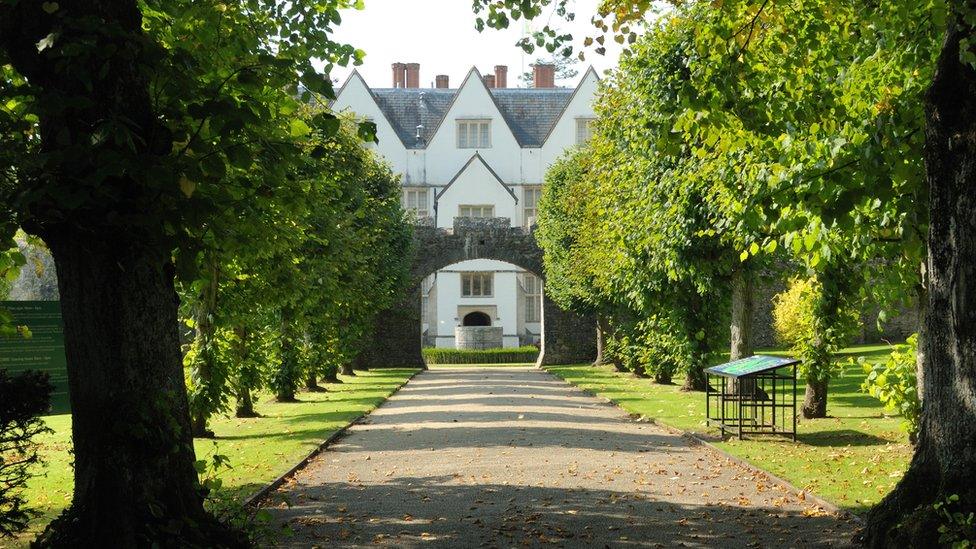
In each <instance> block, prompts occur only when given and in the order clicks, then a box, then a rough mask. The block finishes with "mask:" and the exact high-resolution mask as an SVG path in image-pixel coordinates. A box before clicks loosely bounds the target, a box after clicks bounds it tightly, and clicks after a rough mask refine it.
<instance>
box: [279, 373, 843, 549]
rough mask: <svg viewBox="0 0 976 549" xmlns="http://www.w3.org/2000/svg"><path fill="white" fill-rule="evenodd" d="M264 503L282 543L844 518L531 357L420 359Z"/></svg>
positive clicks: (755, 532)
mask: <svg viewBox="0 0 976 549" xmlns="http://www.w3.org/2000/svg"><path fill="white" fill-rule="evenodd" d="M265 505H266V506H267V508H268V509H269V510H271V511H272V513H273V515H274V516H275V518H276V519H277V520H279V521H281V522H287V523H289V525H290V527H291V529H292V530H294V536H291V537H285V538H283V539H282V540H280V543H281V545H282V546H285V547H327V546H344V547H360V546H372V545H389V546H396V547H451V548H456V547H481V546H485V547H513V546H520V547H521V546H530V547H532V546H544V545H545V546H564V547H584V546H595V547H605V546H609V547H628V546H645V547H674V546H685V547H795V546H842V545H846V544H847V542H848V540H849V539H850V538H851V535H852V532H853V529H854V526H853V525H852V524H851V523H849V522H846V521H844V520H841V519H839V518H837V517H834V516H831V515H827V514H825V513H823V512H822V511H821V510H820V509H818V508H816V507H815V506H814V505H813V504H812V502H805V501H802V500H800V499H799V498H798V497H797V496H795V495H793V494H791V493H789V492H787V491H786V490H784V489H783V488H781V487H780V486H779V485H777V484H774V483H772V482H770V481H769V480H768V479H767V478H765V476H764V475H757V474H755V473H753V472H751V471H750V470H748V469H745V468H743V467H741V466H739V465H736V464H735V463H733V462H731V461H729V460H727V459H725V458H723V457H722V456H720V455H719V454H717V453H715V452H713V451H711V450H709V449H707V448H706V447H702V446H696V445H693V444H691V443H690V442H689V441H688V440H687V439H684V438H682V437H680V436H676V435H674V434H671V433H669V432H667V431H665V430H663V429H661V428H659V427H657V426H655V425H652V424H648V423H638V422H635V421H632V420H630V419H629V418H628V417H627V416H626V415H625V414H624V413H623V412H622V411H621V410H620V409H619V408H616V407H614V406H611V405H608V404H606V403H605V402H603V401H602V400H600V399H597V398H594V397H592V396H588V395H586V394H585V393H583V392H582V391H580V390H578V389H576V388H574V387H573V386H571V385H569V384H567V383H565V382H563V381H562V380H559V379H557V378H555V377H553V376H552V375H550V374H548V373H546V372H543V371H540V370H537V369H532V368H473V367H468V368H454V369H434V370H431V371H427V372H423V373H422V374H420V375H418V376H417V377H415V378H414V379H413V380H412V381H410V383H408V384H407V385H406V386H405V387H404V388H402V389H401V390H400V391H399V392H398V393H396V394H395V395H394V396H393V397H391V398H390V399H389V400H388V401H387V402H386V403H385V404H384V405H383V406H381V407H380V408H379V409H377V410H376V411H374V412H373V413H372V414H370V415H369V416H368V417H367V418H366V419H365V420H364V421H363V422H362V423H360V424H357V425H355V426H353V427H352V428H350V429H349V431H348V434H347V435H346V436H344V437H343V438H341V439H339V440H338V441H337V442H336V443H335V444H334V445H333V446H332V447H331V448H330V449H329V450H327V451H325V452H323V453H321V454H319V455H318V456H317V457H316V458H315V459H314V460H312V461H311V462H310V463H309V464H308V466H307V467H306V468H304V469H303V470H301V471H299V472H298V473H297V474H296V475H295V477H294V478H293V479H292V480H291V481H290V482H288V483H287V484H286V485H285V486H283V487H282V488H281V489H279V490H278V491H277V492H275V493H274V494H272V495H271V496H269V499H268V500H267V501H266V502H265Z"/></svg>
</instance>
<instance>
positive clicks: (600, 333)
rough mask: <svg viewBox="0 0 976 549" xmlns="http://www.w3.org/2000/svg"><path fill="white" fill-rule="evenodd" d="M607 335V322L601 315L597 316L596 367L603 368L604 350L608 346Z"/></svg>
mask: <svg viewBox="0 0 976 549" xmlns="http://www.w3.org/2000/svg"><path fill="white" fill-rule="evenodd" d="M606 333H607V320H606V317H604V316H603V315H601V314H598V315H597V316H596V360H594V361H593V365H594V366H601V365H603V364H604V358H603V348H604V347H605V346H606V344H607V341H606Z"/></svg>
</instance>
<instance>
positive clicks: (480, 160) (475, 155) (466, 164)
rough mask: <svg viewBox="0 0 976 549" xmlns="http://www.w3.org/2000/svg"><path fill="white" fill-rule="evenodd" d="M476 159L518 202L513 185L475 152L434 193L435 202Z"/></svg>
mask: <svg viewBox="0 0 976 549" xmlns="http://www.w3.org/2000/svg"><path fill="white" fill-rule="evenodd" d="M475 160H477V161H478V162H481V164H482V165H483V166H484V167H485V168H487V169H488V173H490V174H491V175H492V177H494V178H495V181H497V182H498V184H499V185H501V186H502V188H504V189H505V190H506V191H508V194H510V195H512V198H513V199H514V200H515V203H516V204H518V196H516V195H515V191H513V190H512V188H511V187H509V186H508V185H506V184H505V182H504V181H502V178H501V177H498V174H497V173H495V170H493V169H491V166H489V165H488V163H487V162H485V159H484V158H482V157H481V153H474V155H473V156H472V157H471V158H469V159H468V161H467V162H465V163H464V166H461V169H460V170H458V172H457V173H456V174H454V177H452V178H451V180H450V181H448V182H447V185H445V186H444V188H443V189H441V192H439V193H437V194H436V195H434V203H435V204H436V203H437V201H438V200H440V198H441V197H442V196H444V193H446V192H447V190H448V189H450V188H451V185H453V184H454V182H455V181H457V180H458V178H459V177H461V174H463V173H464V172H465V171H467V169H468V167H469V166H470V165H471V163H472V162H474V161H475Z"/></svg>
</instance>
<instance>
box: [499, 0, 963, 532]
mask: <svg viewBox="0 0 976 549" xmlns="http://www.w3.org/2000/svg"><path fill="white" fill-rule="evenodd" d="M522 4H525V2H514V1H513V2H505V3H497V4H491V5H488V4H486V5H485V6H484V9H485V10H486V11H487V13H488V16H489V19H488V22H489V24H492V25H495V26H504V23H505V22H504V20H502V22H501V23H500V22H499V21H500V19H499V14H505V13H508V14H509V15H515V14H523V13H527V14H529V15H532V12H530V11H526V10H525V6H523V5H522ZM528 4H530V5H531V6H532V7H533V9H541V8H542V7H543V6H545V5H548V4H550V3H549V2H529V3H528ZM554 4H555V5H556V7H557V9H568V8H567V5H566V3H565V2H561V1H559V2H554ZM649 7H650V3H649V2H643V1H613V2H605V3H604V5H603V8H601V13H600V14H599V16H598V17H597V18H596V23H597V34H600V36H601V38H602V37H603V36H605V35H612V36H614V37H615V38H618V39H620V40H631V39H633V38H632V36H631V35H630V34H629V29H628V26H629V25H639V24H641V23H642V22H643V21H642V17H643V14H645V13H646V12H647V9H648V8H649ZM974 13H976V6H974V5H973V4H972V3H971V2H962V1H960V2H940V1H930V2H883V3H874V4H870V5H864V4H863V3H858V2H848V1H844V0H816V1H813V2H809V1H802V2H800V1H794V0H781V1H750V0H738V1H731V2H722V3H681V4H680V5H679V6H677V7H675V8H674V9H673V11H671V12H670V13H669V15H667V16H666V17H664V18H662V19H660V20H659V21H658V22H655V23H652V24H649V28H648V29H647V34H646V36H645V37H644V38H641V39H637V40H636V41H635V43H634V45H633V46H632V48H631V52H630V53H629V54H627V55H625V56H624V58H623V59H622V61H621V66H620V69H619V70H618V71H616V72H615V73H614V74H613V76H612V77H611V78H610V80H609V82H607V83H606V85H605V86H604V92H603V94H602V98H601V100H600V105H599V108H598V111H599V115H600V122H599V124H598V128H597V132H596V135H595V137H594V138H593V140H592V142H591V143H590V144H589V146H588V147H586V148H585V149H583V150H582V151H578V152H575V153H573V154H572V155H571V156H569V157H567V158H566V159H564V160H563V161H562V162H561V163H560V164H558V165H557V166H556V167H555V168H554V169H553V170H552V171H551V172H550V174H549V176H548V179H547V183H548V186H547V189H546V190H545V191H544V195H543V199H542V204H541V206H540V208H541V214H540V231H539V234H540V243H541V244H542V246H543V247H544V248H545V250H546V254H547V255H546V268H547V281H548V286H549V287H547V291H548V292H549V295H550V296H551V297H553V298H554V299H555V300H556V301H557V302H559V303H560V304H561V305H562V306H564V307H567V308H571V309H579V310H587V311H592V312H596V313H598V314H600V315H601V317H602V319H603V320H602V321H601V327H602V328H604V331H605V332H609V333H610V334H611V337H610V338H609V340H608V342H607V351H610V352H611V353H613V355H614V357H615V359H616V360H619V361H621V362H624V363H625V364H630V365H632V367H637V368H640V367H646V365H653V367H654V369H655V371H654V372H653V373H654V374H655V375H656V376H657V377H659V378H662V379H667V378H668V377H669V375H670V373H671V372H673V371H675V370H677V369H682V370H684V371H685V372H686V373H687V376H686V379H687V385H688V386H689V388H702V387H703V385H704V380H703V378H702V376H701V373H700V372H701V367H702V366H703V365H704V364H706V363H707V360H708V357H709V355H710V354H711V353H714V352H715V351H718V350H719V349H720V348H721V347H724V344H725V342H726V341H728V340H727V339H726V338H728V337H729V336H730V335H731V339H732V345H731V351H732V356H733V357H737V356H741V355H743V354H745V353H747V352H748V341H749V338H748V333H749V328H750V327H749V324H748V320H749V318H750V316H751V315H750V314H749V310H750V307H751V304H750V302H749V299H748V298H749V296H750V295H751V294H752V292H751V291H750V286H751V285H753V284H754V283H755V280H756V277H757V273H759V272H764V271H768V270H770V269H772V270H774V271H779V272H783V271H785V272H787V273H792V274H795V275H799V276H800V277H801V279H800V280H798V281H797V282H796V283H795V284H794V286H795V289H794V293H797V294H798V295H799V296H800V297H802V299H798V301H799V302H801V303H804V304H805V305H804V309H805V310H804V314H806V315H808V317H809V318H808V321H807V322H805V325H806V326H807V328H804V329H802V330H798V331H796V332H795V333H797V334H799V336H798V338H797V341H796V345H795V350H796V351H797V352H798V353H799V354H800V356H801V358H802V359H803V363H804V366H803V370H804V373H805V375H806V379H807V398H806V401H805V403H804V406H803V412H804V414H805V415H807V416H808V417H816V416H822V415H823V414H824V413H825V411H826V410H825V406H826V388H827V382H828V380H829V378H830V376H831V375H832V373H833V371H832V367H833V366H832V361H831V359H830V354H831V351H832V350H834V349H836V348H837V346H838V345H839V344H840V343H841V342H842V341H843V340H844V337H845V335H846V333H847V331H848V327H849V326H850V323H851V322H850V321H851V309H852V308H855V307H856V306H857V304H858V302H859V300H860V299H862V298H864V297H871V298H873V299H874V300H875V302H876V303H878V304H880V305H881V306H882V307H883V308H885V309H887V310H891V309H893V308H895V307H898V306H900V305H904V304H908V303H913V304H914V305H915V306H916V307H917V308H918V311H919V320H920V323H919V324H920V334H919V337H918V350H919V351H918V358H917V360H918V383H919V387H920V392H921V394H922V396H923V399H922V403H923V404H922V421H921V430H920V434H919V439H918V445H917V450H916V455H915V458H914V460H913V462H912V465H911V467H910V468H909V471H908V473H907V474H906V476H905V478H904V479H903V480H902V481H901V483H900V484H899V486H898V487H897V488H896V490H895V491H894V492H893V493H892V494H891V495H890V496H889V497H888V498H886V499H885V500H884V501H883V502H882V503H881V504H880V505H879V506H878V507H877V508H875V509H874V511H873V512H872V514H871V516H870V520H869V522H868V525H867V528H866V531H865V533H864V541H866V542H867V543H869V544H870V545H873V546H885V545H888V544H894V545H903V544H906V543H907V544H926V543H936V542H937V539H938V536H939V530H938V525H939V524H940V521H941V519H940V517H939V509H940V508H941V506H942V503H940V502H944V501H953V502H954V503H953V505H955V506H956V507H960V506H961V508H962V509H972V508H973V506H974V505H976V485H974V483H973V478H972V476H971V475H968V474H967V473H964V472H963V471H964V470H966V469H970V470H971V468H972V467H973V466H976V461H974V459H976V451H974V447H973V444H974V441H976V437H974V436H973V433H974V432H976V416H974V415H973V412H972V411H973V410H974V409H976V408H974V407H973V406H974V403H976V393H974V392H973V390H972V387H973V386H974V384H973V381H974V377H973V371H976V370H974V369H973V365H974V364H976V358H974V357H976V352H974V351H973V349H976V339H974V338H973V337H972V331H971V330H969V329H965V328H963V327H962V325H963V324H968V322H967V321H963V320H961V319H963V318H969V317H971V316H972V306H973V305H972V304H973V299H974V298H973V290H972V288H971V285H968V284H967V283H966V282H964V280H966V279H967V278H968V277H969V276H972V275H973V274H974V273H973V272H972V269H973V266H974V265H976V254H974V248H973V245H972V240H973V238H974V235H973V231H972V225H971V219H972V218H973V216H974V213H973V209H972V204H973V202H972V189H971V188H970V186H971V181H972V178H973V172H972V166H973V165H974V164H973V158H974V156H976V147H974V146H973V142H974V141H973V140H972V139H971V136H972V135H974V131H973V128H974V127H976V108H974V105H973V101H974V99H973V98H974V97H976V96H974V95H973V93H974V91H976V70H974V65H976V53H974V49H973V44H974V43H976V42H974V31H973V25H972V21H973V14H974ZM492 17H494V19H492ZM534 41H535V43H537V44H538V45H546V46H547V47H549V49H550V51H552V50H553V49H558V48H565V47H566V44H567V40H566V39H565V37H562V36H559V35H557V34H552V33H549V34H547V33H542V34H540V35H539V36H536V37H534ZM526 45H527V46H529V47H531V45H532V44H526ZM967 227H968V228H967ZM868 282H869V283H868ZM785 299H786V298H785V297H784V300H785ZM882 319H883V315H882ZM729 320H731V325H732V330H731V334H730V332H729V330H728V328H727V326H728V323H729V322H728V321H729ZM960 502H961V503H960ZM963 515H965V513H964V514H963Z"/></svg>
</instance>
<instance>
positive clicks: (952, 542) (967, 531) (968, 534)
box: [932, 494, 976, 549]
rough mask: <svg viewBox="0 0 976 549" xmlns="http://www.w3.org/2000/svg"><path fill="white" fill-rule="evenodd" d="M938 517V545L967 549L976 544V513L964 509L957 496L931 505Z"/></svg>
mask: <svg viewBox="0 0 976 549" xmlns="http://www.w3.org/2000/svg"><path fill="white" fill-rule="evenodd" d="M932 508H933V510H935V512H936V515H937V516H938V517H939V521H940V522H941V524H940V525H939V543H940V544H942V545H944V546H945V547H951V548H952V549H969V548H971V547H973V545H974V544H976V512H973V511H972V510H971V507H970V509H966V507H965V505H964V502H963V501H962V499H961V498H960V497H959V495H958V494H951V495H949V496H947V497H946V498H945V499H943V500H941V501H939V502H936V503H935V504H933V505H932Z"/></svg>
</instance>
